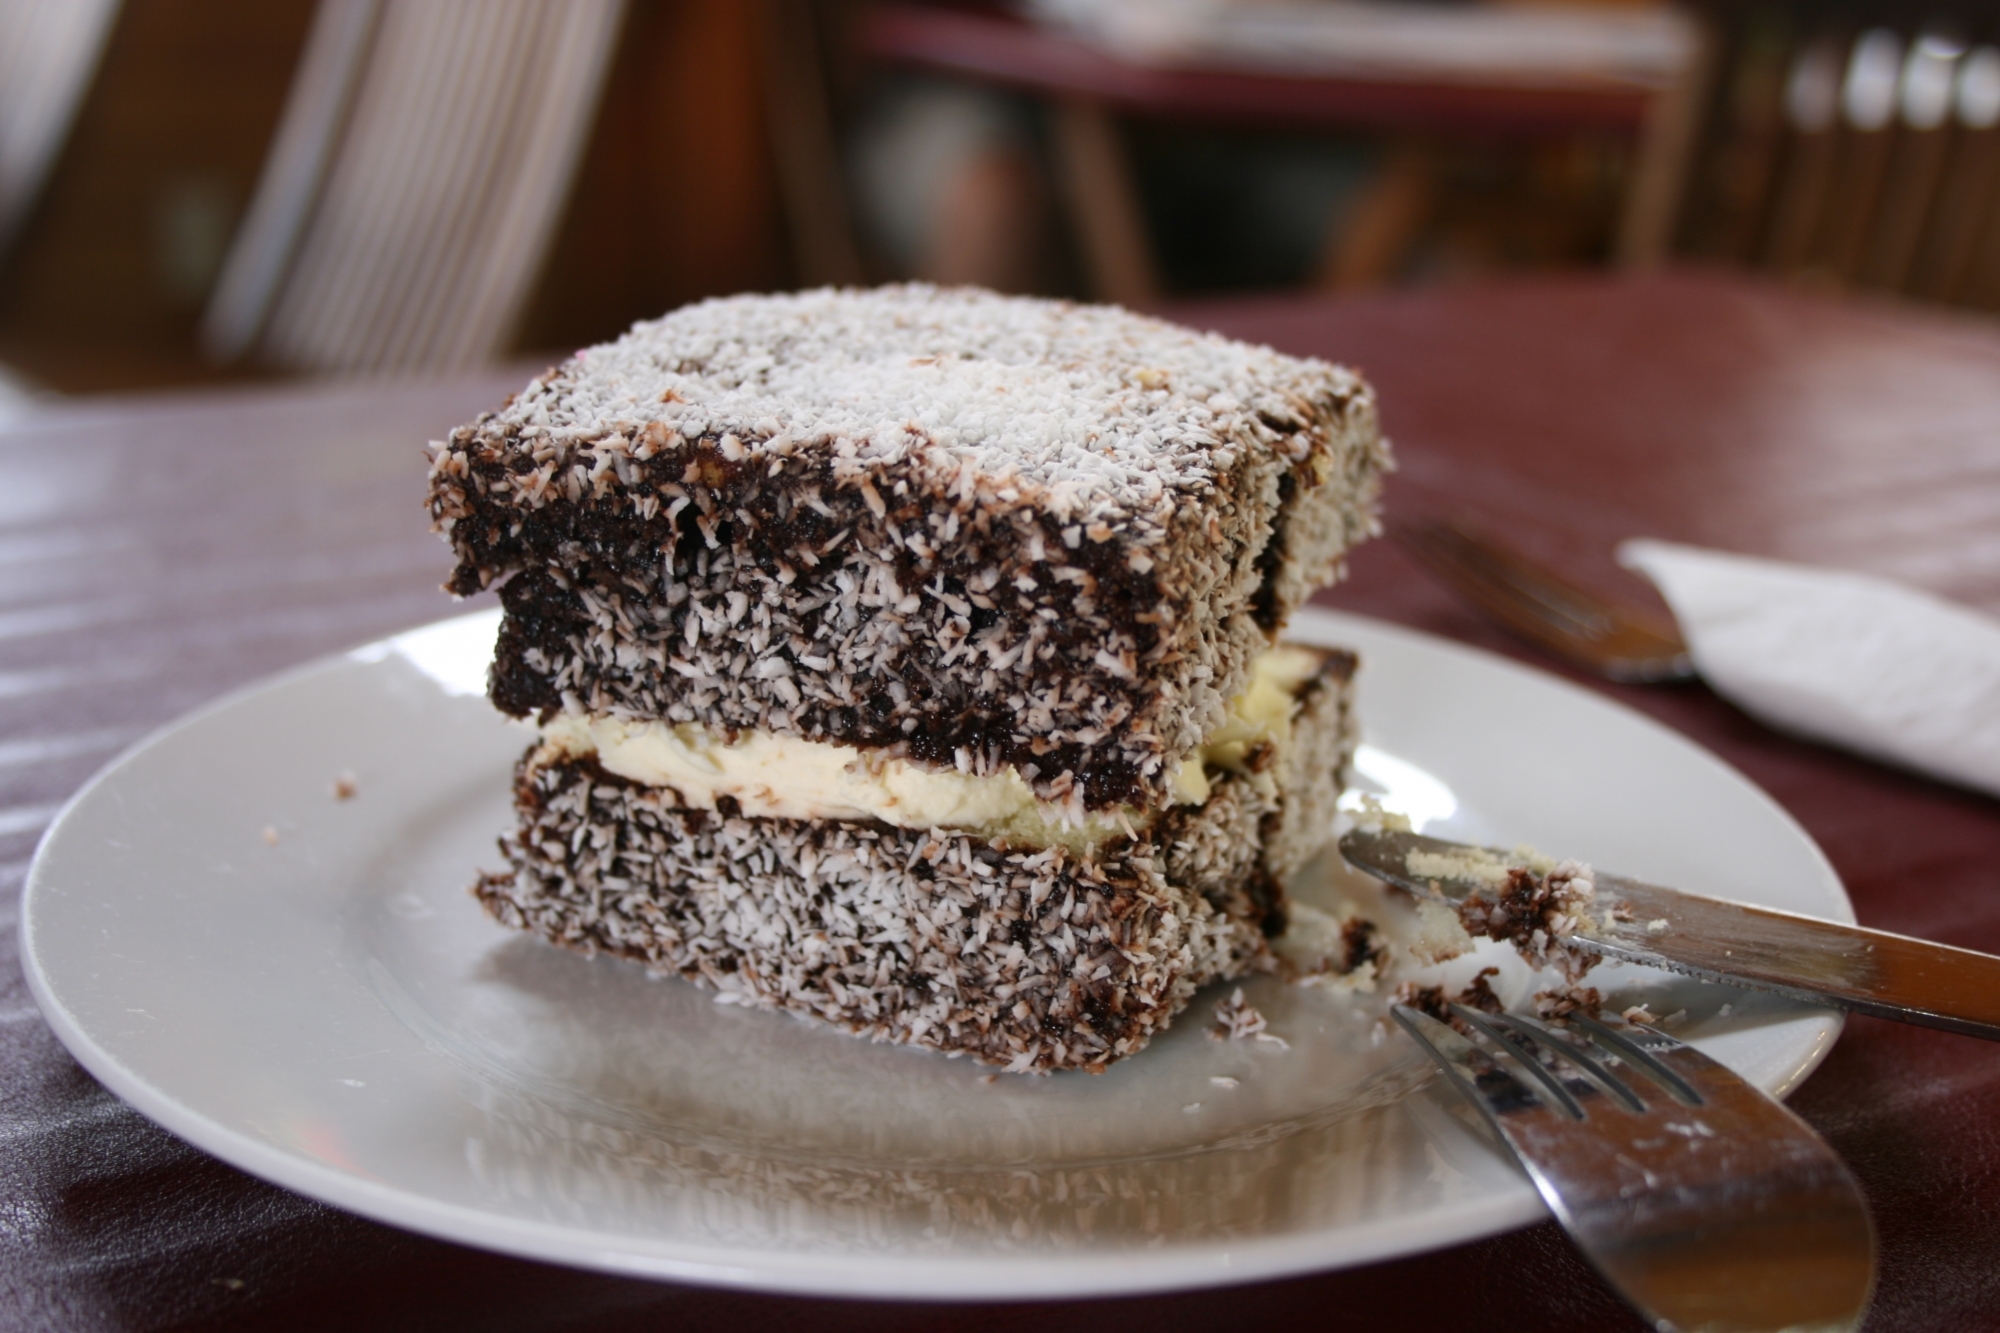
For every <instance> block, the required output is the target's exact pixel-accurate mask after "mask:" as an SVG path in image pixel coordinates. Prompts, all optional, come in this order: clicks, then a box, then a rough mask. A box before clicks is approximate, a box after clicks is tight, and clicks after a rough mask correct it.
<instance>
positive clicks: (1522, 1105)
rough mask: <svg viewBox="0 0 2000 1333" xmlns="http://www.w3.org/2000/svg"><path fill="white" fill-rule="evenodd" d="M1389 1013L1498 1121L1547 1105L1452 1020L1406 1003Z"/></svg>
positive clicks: (1572, 1116) (1567, 1114)
mask: <svg viewBox="0 0 2000 1333" xmlns="http://www.w3.org/2000/svg"><path fill="white" fill-rule="evenodd" d="M1389 1014H1390V1016H1391V1017H1393V1018H1394V1019H1395V1020H1396V1022H1397V1023H1398V1024H1399V1025H1400V1026H1401V1027H1402V1029H1403V1031H1405V1032H1407V1033H1409V1034H1410V1035H1411V1036H1412V1037H1414V1038H1416V1041H1417V1044H1418V1045H1419V1046H1421V1047H1423V1048H1424V1051H1425V1053H1426V1054H1428V1055H1429V1056H1430V1057H1431V1059H1432V1060H1434V1061H1436V1062H1437V1065H1438V1067H1439V1068H1440V1069H1442V1070H1444V1072H1445V1075H1446V1077H1448V1078H1450V1079H1451V1081H1452V1083H1453V1084H1454V1085H1456V1086H1457V1088H1458V1090H1459V1093H1460V1094H1461V1095H1462V1096H1464V1097H1465V1099H1466V1100H1467V1101H1469V1102H1471V1103H1472V1104H1473V1105H1474V1106H1477V1107H1478V1108H1479V1109H1480V1110H1482V1111H1484V1112H1485V1113H1486V1115H1487V1117H1488V1118H1489V1119H1491V1120H1493V1121H1494V1122H1495V1123H1496V1124H1497V1123H1498V1122H1499V1121H1500V1120H1502V1119H1504V1118H1506V1117H1507V1116H1509V1115H1514V1114H1518V1113H1519V1112H1521V1111H1523V1110H1526V1109H1529V1108H1539V1107H1546V1106H1548V1102H1546V1101H1545V1100H1544V1099H1542V1098H1540V1097H1537V1096H1536V1095H1535V1093H1534V1091H1533V1090H1532V1089H1531V1088H1530V1087H1529V1086H1528V1085H1527V1084H1525V1083H1523V1082H1522V1081H1521V1080H1520V1079H1519V1078H1518V1077H1516V1076H1515V1074H1514V1073H1513V1071H1512V1070H1510V1069H1508V1068H1507V1067H1505V1066H1504V1065H1502V1064H1501V1063H1500V1062H1499V1061H1498V1060H1495V1059H1494V1058H1493V1057H1492V1056H1490V1055H1488V1054H1487V1053H1486V1052H1485V1051H1482V1050H1480V1049H1479V1048H1478V1047H1477V1046H1475V1045H1473V1044H1472V1042H1471V1041H1469V1040H1467V1039H1466V1038H1465V1037H1462V1036H1460V1035H1459V1034H1458V1033H1456V1032H1454V1031H1453V1030H1452V1028H1451V1025H1450V1024H1449V1023H1444V1022H1440V1021H1439V1020H1438V1019H1435V1018H1433V1017H1431V1016H1430V1015H1429V1014H1427V1013H1424V1012H1423V1011H1422V1010H1420V1009H1412V1008H1411V1007H1410V1006H1409V1005H1406V1004H1395V1005H1391V1006H1389ZM1572 1105H1573V1103H1572ZM1555 1114H1558V1115H1562V1116H1564V1117H1565V1118H1568V1119H1581V1118H1582V1117H1581V1112H1573V1111H1571V1110H1569V1109H1568V1108H1564V1109H1562V1110H1558V1111H1556V1112H1555Z"/></svg>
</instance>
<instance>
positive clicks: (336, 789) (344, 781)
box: [333, 773, 361, 801]
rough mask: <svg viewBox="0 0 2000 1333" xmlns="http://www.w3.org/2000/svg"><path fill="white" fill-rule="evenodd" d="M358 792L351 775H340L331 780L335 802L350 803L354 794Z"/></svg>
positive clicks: (358, 788)
mask: <svg viewBox="0 0 2000 1333" xmlns="http://www.w3.org/2000/svg"><path fill="white" fill-rule="evenodd" d="M359 790H361V789H360V787H358V786H356V785H355V781H354V774H352V773H342V774H341V775H340V776H338V777H336V778H335V779H334V780H333V799H334V800H336V801H351V800H353V799H354V793H355V792H357V791H359Z"/></svg>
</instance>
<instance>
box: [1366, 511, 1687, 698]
mask: <svg viewBox="0 0 2000 1333" xmlns="http://www.w3.org/2000/svg"><path fill="white" fill-rule="evenodd" d="M1390 532H1391V535H1392V536H1394V537H1395V539H1396V540H1397V541H1398V542H1399V543H1400V544H1401V545H1402V546H1403V547H1404V548H1405V549H1407V550H1408V551H1409V552H1410V553H1411V554H1412V555H1414V556H1416V557H1417V559H1418V560H1420V561H1422V562H1423V564H1424V567H1425V568H1427V569H1429V570H1430V571H1431V572H1432V573H1433V574H1435V575H1437V576H1438V577H1439V578H1440V579H1442V580H1444V582H1446V583H1447V584H1449V585H1450V586H1451V587H1452V588H1453V589H1454V590H1455V591H1457V592H1458V593H1459V594H1460V595H1462V596H1463V597H1465V598H1466V600H1468V601H1470V602H1471V603H1472V604H1473V605H1474V606H1476V607H1478V608H1479V609H1480V610H1481V611H1484V612H1485V613H1486V614H1487V615H1489V616H1491V617H1493V618H1494V619H1495V620H1497V621H1499V622H1500V623H1501V624H1502V625H1504V626H1506V627H1507V628H1508V629H1510V630H1512V631H1514V633H1516V634H1518V635H1520V636H1521V637H1522V638H1524V639H1527V640H1528V641H1529V642H1530V643H1533V644H1535V645H1536V646H1537V647H1540V648H1542V649H1544V650H1546V651H1548V652H1551V653H1554V654H1556V655H1557V656H1558V657H1563V658H1567V659H1568V660H1569V661H1571V662H1573V663H1575V664H1576V665H1578V666H1580V667H1582V668H1584V669H1585V670H1586V671H1593V672H1596V673H1597V674H1598V675H1600V676H1605V677H1608V678H1609V679H1611V680H1623V681H1635V682H1642V683H1660V682H1665V681H1673V680H1687V679H1690V678H1691V677H1692V676H1693V675H1694V663H1693V662H1692V660H1691V659H1690V658H1689V657H1688V650H1687V644H1686V643H1685V642H1684V641H1683V640H1682V639H1681V636H1680V633H1679V631H1678V630H1676V629H1675V628H1674V626H1673V624H1672V623H1671V622H1668V621H1662V620H1659V619H1658V618H1656V617H1653V616H1649V615H1646V614H1645V613H1644V612H1641V611H1637V610H1634V609H1633V608H1631V607H1624V606H1617V605H1614V604H1613V603H1611V602H1607V601H1605V600H1604V599H1603V598H1601V597H1599V596H1597V595H1596V594H1595V593H1591V592H1586V591H1584V590H1583V589H1582V588H1579V587H1577V586H1576V585H1575V584H1573V583H1571V582H1569V581H1568V580H1567V579H1565V578H1563V577H1562V576H1561V575H1559V574H1557V573H1555V572H1554V571H1553V570H1550V569H1546V568H1544V567H1543V566H1541V565H1538V564H1536V563H1535V562H1534V561H1532V560H1530V559H1528V558H1527V557H1526V556H1524V555H1522V554H1521V553H1520V552H1519V551H1516V550H1514V549H1513V548H1512V547H1509V546H1507V545H1505V544H1504V543H1502V542H1499V541H1497V540H1495V539H1494V538H1492V537H1489V536H1486V535H1485V534H1483V533H1480V532H1476V531H1474V530H1473V529H1471V528H1469V527H1466V526H1465V525H1464V524H1462V523H1456V522H1449V521H1443V520H1435V519H1425V520H1418V521H1414V522H1406V523H1398V524H1396V525H1394V526H1393V527H1392V528H1391V529H1390Z"/></svg>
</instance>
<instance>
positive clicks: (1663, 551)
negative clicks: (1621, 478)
mask: <svg viewBox="0 0 2000 1333" xmlns="http://www.w3.org/2000/svg"><path fill="white" fill-rule="evenodd" d="M1618 558H1619V560H1620V561H1622V562H1623V563H1624V564H1625V565H1627V566H1628V567H1630V568H1633V569H1638V570H1642V571H1644V572H1645V574H1646V575H1647V576H1648V577H1649V578H1651V579H1652V580H1653V582H1654V583H1655V584H1657V585H1659V589H1660V592H1661V595H1663V596H1664V597H1665V598H1666V599H1667V604H1668V605H1669V606H1671V607H1673V610H1674V615H1675V617H1676V618H1677V619H1678V620H1679V621H1680V626H1681V633H1682V635H1683V636H1685V637H1686V639H1687V642H1688V650H1689V652H1690V654H1691V655H1692V656H1693V658H1694V664H1695V669H1696V670H1698V671H1700V672H1701V674H1702V677H1703V679H1705V680H1706V681H1707V682H1708V683H1709V684H1710V685H1711V686H1712V687H1714V689H1715V690H1716V692H1717V693H1719V694H1722V695H1725V696H1726V697H1728V698H1729V699H1731V700H1732V701H1734V702H1735V703H1736V704H1737V705H1739V706H1740V707H1741V708H1743V709H1744V710H1745V711H1746V712H1749V713H1752V714H1755V715H1756V716H1757V717H1759V718H1761V719H1763V720H1764V721H1765V722H1768V723H1770V724H1771V725H1772V726H1775V727H1778V728H1781V729H1783V730H1786V731H1792V732H1797V733H1798V734H1800V735H1804V736H1810V737H1812V738H1814V739H1816V740H1823V741H1830V742H1832V743H1834V744H1836V745H1841V746H1845V747H1847V748H1848V749H1851V750H1855V751H1858V752H1859V753H1861V754H1865V755H1868V756H1869V757H1870V758H1874V759H1882V760H1886V761H1888V762H1890V763H1893V764H1900V765H1903V766H1905V767H1908V768H1913V769H1916V770H1918V771H1920V772H1924V773H1928V774H1930V775H1932V776H1934V777H1940V778H1944V779H1946V780H1947V781H1951V782H1958V783H1962V784H1964V785H1965V786H1968V787H1974V788H1977V789H1978V790H1980V791H1984V792H1989V793H1991V794H1993V795H1996V796H2000V621H1995V620H1993V619H1992V618H1990V617H1988V616H1983V615H1980V614H1979V613H1977V612H1975V611H1970V610H1967V609H1966V608H1965V607H1962V606H1955V605H1953V604H1952V603H1950V602H1947V601H1944V600H1943V599H1941V598H1938V597H1934V596H1932V595H1931V594H1929V593H1925V592H1919V591H1917V590H1916V589H1914V588H1908V587H1905V586H1903V585H1901V584H1898V583H1892V582H1890V581H1888V580H1886V579H1878V578H1870V577H1867V576H1865V575H1861V574H1844V573H1839V572H1837V571H1834V570H1827V569H1813V568H1809V567H1807V566H1804V565H1791V564H1785V563H1783V562H1781V561H1776V560H1760V559H1755V558H1752V557H1750V556H1742V555H1730V554H1728V553H1726V552H1722V551H1706V550H1702V549H1700V548H1698V547H1692V546H1676V545H1674V544H1672V543H1670V542H1659V541H1646V540H1640V541H1628V542H1626V543H1624V544H1623V545H1622V546H1620V547H1619V548H1618Z"/></svg>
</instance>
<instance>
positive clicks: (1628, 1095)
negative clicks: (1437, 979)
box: [1493, 1014, 1646, 1115]
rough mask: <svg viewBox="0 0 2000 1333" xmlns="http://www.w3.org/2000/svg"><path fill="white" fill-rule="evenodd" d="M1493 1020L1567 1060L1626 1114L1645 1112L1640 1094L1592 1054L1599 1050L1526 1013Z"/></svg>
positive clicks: (1501, 1015) (1500, 1015)
mask: <svg viewBox="0 0 2000 1333" xmlns="http://www.w3.org/2000/svg"><path fill="white" fill-rule="evenodd" d="M1493 1021H1494V1022H1495V1023H1496V1024H1498V1025H1500V1026H1502V1027H1505V1028H1509V1029H1511V1030H1512V1031H1513V1032H1515V1033H1517V1034H1519V1035H1520V1036H1522V1037H1525V1038H1529V1039H1532V1040H1533V1041H1534V1042H1535V1043H1536V1044H1537V1045H1538V1046H1539V1047H1540V1048H1541V1049H1543V1050H1546V1051H1549V1052H1551V1053H1553V1054H1554V1055H1556V1056H1558V1057H1560V1058H1561V1059H1563V1060H1566V1061H1568V1062H1569V1063H1570V1064H1571V1065H1572V1066H1573V1067H1575V1069H1576V1070H1577V1072H1579V1073H1581V1074H1582V1075H1583V1076H1584V1077H1585V1078H1587V1079H1589V1080H1590V1081H1591V1083H1593V1084H1594V1085H1596V1087H1597V1089H1598V1090H1599V1091H1600V1092H1602V1093H1604V1094H1605V1095H1606V1096H1608V1097H1610V1098H1611V1099H1612V1100H1613V1101H1615V1102H1617V1103H1618V1104H1619V1105H1620V1106H1623V1107H1624V1108H1625V1109H1626V1110H1627V1111H1630V1112H1632V1113H1633V1114H1634V1115H1637V1114H1639V1113H1641V1112H1643V1111H1644V1110H1645V1109H1646V1103H1645V1101H1644V1099H1642V1098H1641V1097H1640V1096H1639V1094H1637V1093H1636V1092H1634V1091H1633V1090H1632V1089H1631V1087H1630V1086H1629V1085H1628V1084H1627V1083H1626V1082H1625V1081H1624V1080H1623V1079H1621V1078H1619V1077H1618V1076H1617V1074H1615V1073H1614V1072H1612V1071H1611V1070H1609V1069H1606V1068H1605V1067H1604V1065H1603V1064H1601V1063H1599V1061H1598V1059H1597V1058H1596V1056H1595V1055H1594V1054H1593V1052H1595V1051H1596V1050H1597V1048H1596V1047H1593V1046H1589V1044H1588V1043H1586V1042H1583V1041H1581V1040H1580V1039H1578V1038H1577V1037H1575V1036H1573V1035H1572V1034H1570V1033H1567V1032H1564V1031H1562V1030H1561V1029H1559V1028H1556V1027H1554V1026H1552V1025H1550V1024H1548V1023H1544V1022H1542V1021H1540V1020H1539V1019H1534V1018H1529V1017H1528V1016H1527V1015H1525V1014H1495V1015H1493Z"/></svg>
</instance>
